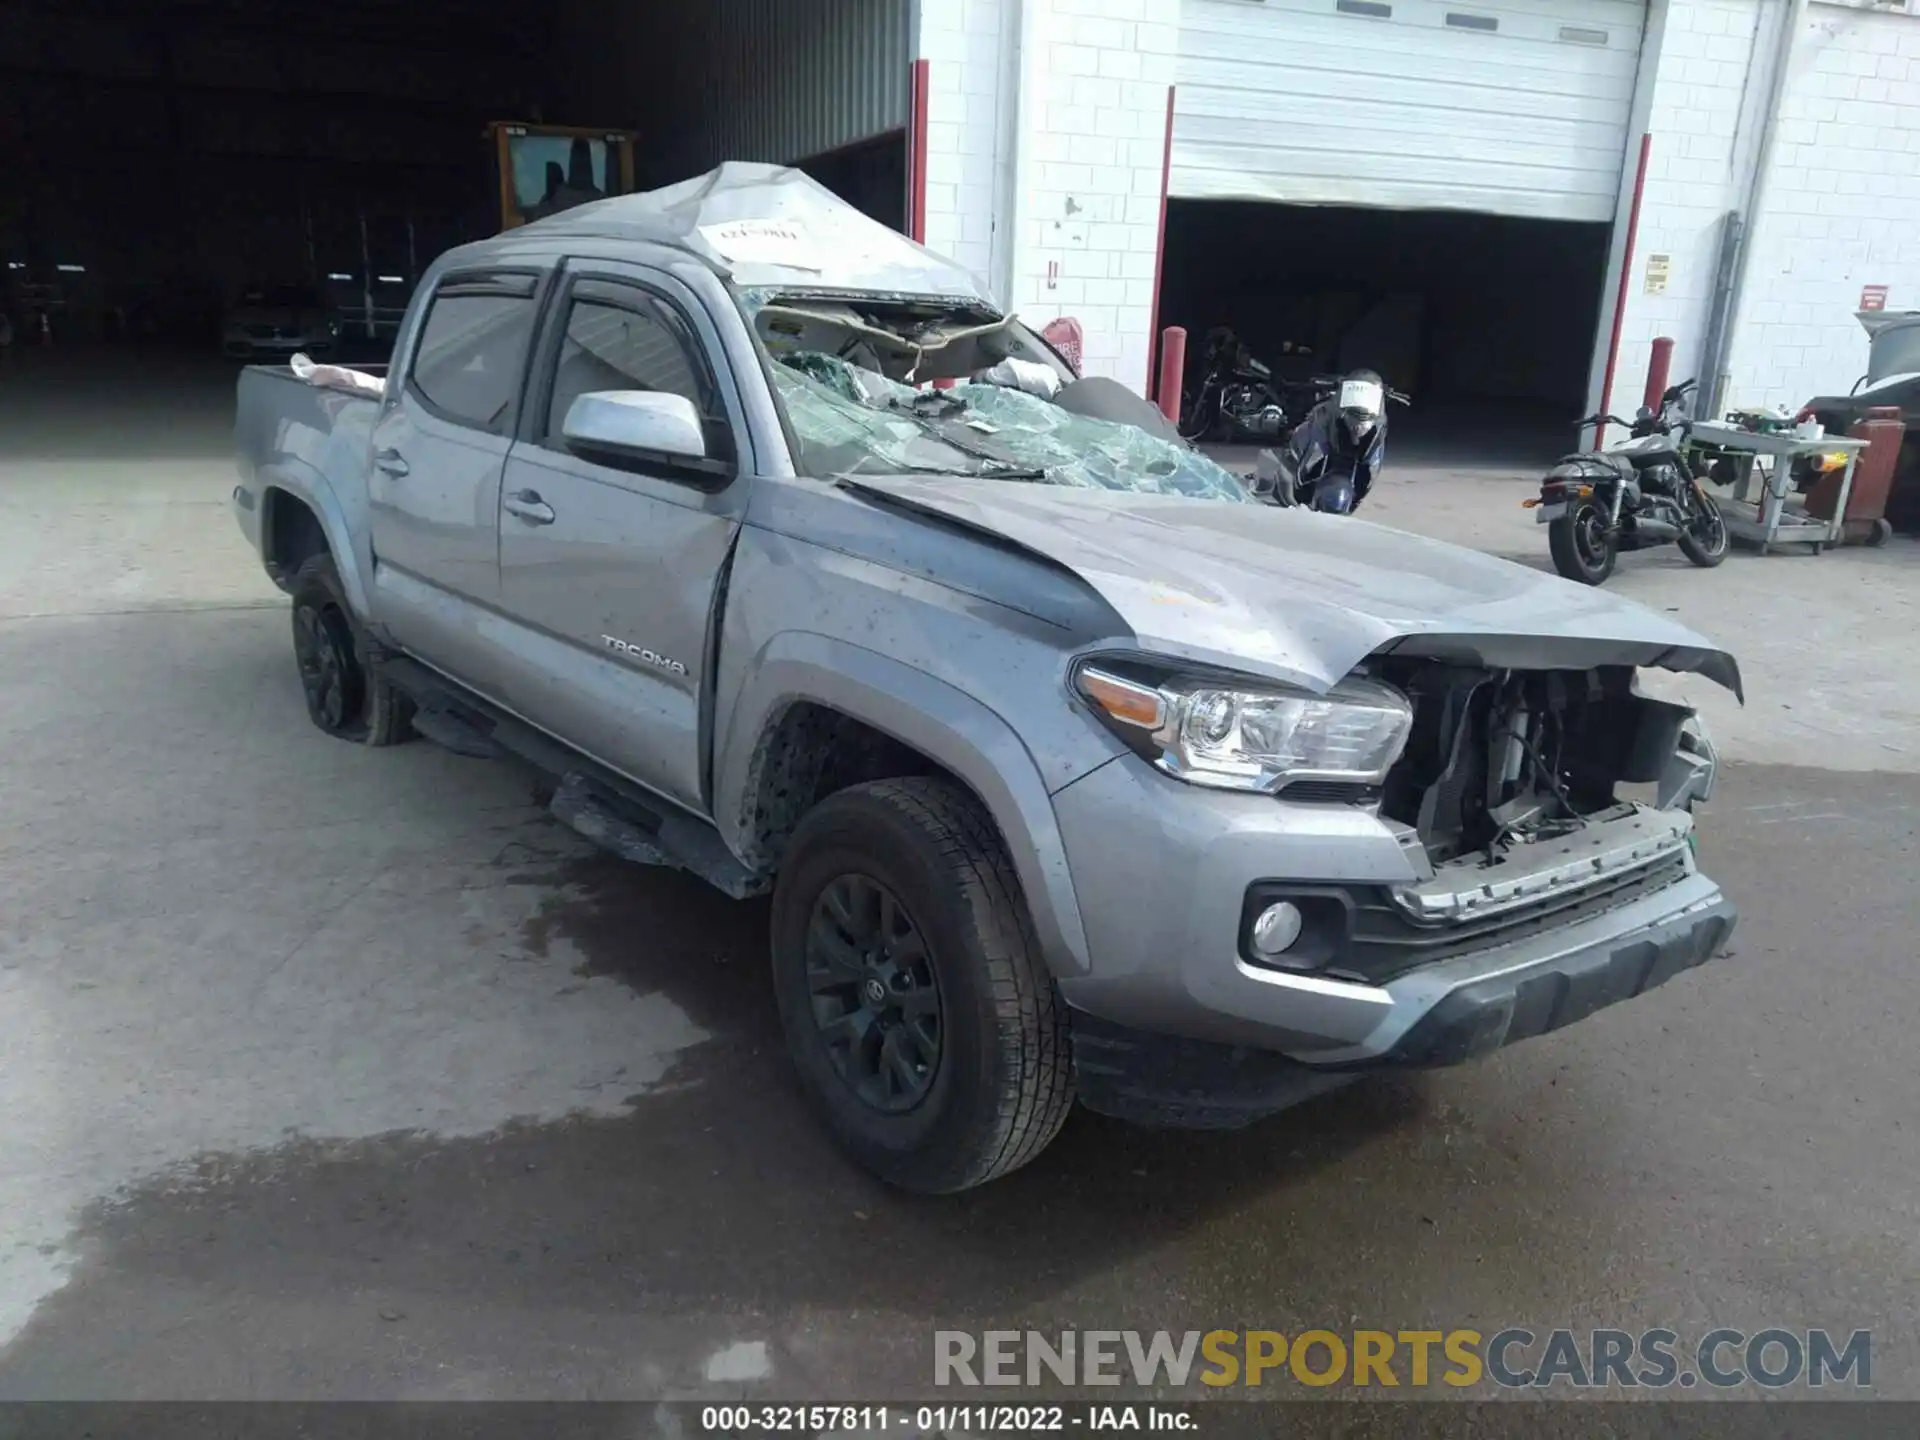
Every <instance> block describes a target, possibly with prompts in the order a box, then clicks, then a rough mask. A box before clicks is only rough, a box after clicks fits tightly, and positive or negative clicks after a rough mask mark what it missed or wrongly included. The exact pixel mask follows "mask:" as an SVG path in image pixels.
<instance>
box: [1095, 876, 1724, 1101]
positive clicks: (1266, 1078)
mask: <svg viewBox="0 0 1920 1440" xmlns="http://www.w3.org/2000/svg"><path fill="white" fill-rule="evenodd" d="M1705 883H1706V884H1707V885H1708V886H1709V887H1711V882H1705ZM1675 888H1679V887H1675ZM1734 918H1735V917H1734V911H1733V907H1732V905H1730V904H1729V903H1728V902H1727V901H1726V900H1725V899H1724V898H1723V897H1722V896H1721V895H1720V894H1719V891H1718V890H1717V889H1714V890H1712V893H1711V894H1710V895H1708V896H1705V897H1702V898H1701V899H1699V900H1696V901H1695V902H1694V903H1693V904H1691V905H1688V906H1687V907H1686V908H1685V909H1683V910H1681V911H1680V912H1678V913H1677V914H1674V915H1671V916H1669V917H1668V918H1667V919H1666V920H1664V921H1661V922H1659V923H1657V924H1653V925H1648V926H1645V927H1643V928H1641V929H1639V930H1637V931H1634V932H1631V933H1629V934H1627V935H1624V936H1622V937H1620V938H1619V939H1617V940H1614V941H1608V942H1602V943H1598V944H1592V943H1589V944H1586V945H1580V946H1575V947H1573V948H1569V949H1566V950H1563V951H1561V952H1560V953H1558V954H1555V955H1552V956H1549V957H1547V958H1544V959H1538V958H1536V959H1526V958H1523V957H1519V956H1513V955H1508V954H1505V953H1504V952H1505V951H1506V950H1510V949H1513V948H1516V947H1503V948H1502V949H1501V950H1495V951H1490V952H1487V953H1486V954H1485V955H1482V956H1474V957H1462V960H1461V961H1460V962H1458V963H1452V964H1445V965H1435V966H1430V967H1427V968H1426V969H1423V970H1420V971H1416V972H1414V973H1413V974H1411V975H1408V976H1406V977H1404V978H1405V980H1406V982H1407V983H1406V984H1405V985H1404V986H1401V985H1400V982H1395V984H1393V985H1389V986H1386V987H1385V989H1386V990H1387V992H1388V993H1389V994H1390V995H1391V997H1392V1009H1391V1010H1390V1011H1389V1012H1388V1018H1387V1019H1386V1020H1385V1021H1384V1022H1383V1024H1382V1026H1381V1027H1380V1029H1379V1031H1377V1032H1376V1034H1375V1035H1374V1036H1372V1037H1369V1039H1370V1042H1371V1043H1369V1044H1363V1045H1359V1046H1353V1047H1348V1048H1347V1049H1345V1050H1344V1051H1339V1052H1334V1053H1332V1054H1324V1055H1321V1056H1319V1057H1317V1058H1316V1060H1315V1061H1313V1062H1311V1063H1309V1062H1306V1061H1302V1060H1299V1059H1296V1058H1293V1057H1290V1056H1287V1055H1282V1054H1278V1053H1276V1052H1273V1051H1269V1050H1259V1049H1253V1048H1251V1047H1247V1046H1235V1045H1223V1044H1218V1043H1215V1042H1209V1041H1203V1040H1192V1039H1184V1038H1181V1037H1177V1036H1169V1035H1165V1034H1157V1033H1153V1032H1150V1031H1145V1030H1139V1029H1134V1028H1132V1027H1128V1026H1122V1025H1115V1024H1113V1023H1112V1022H1110V1021H1105V1020H1102V1019H1099V1018H1098V1017H1096V1016H1092V1015H1089V1014H1086V1013H1085V1012H1079V1011H1076V1012H1075V1013H1074V1016H1073V1040H1074V1065H1075V1073H1076V1080H1077V1083H1078V1087H1079V1092H1080V1098H1081V1100H1082V1101H1083V1102H1084V1103H1085V1104H1086V1106H1087V1107H1088V1108H1089V1109H1091V1110H1097V1111H1099V1112H1101V1113H1103V1114H1108V1115H1114V1116H1117V1117H1119V1118H1122V1119H1127V1120H1131V1121H1134V1122H1135V1123H1138V1124H1146V1125H1160V1126H1167V1127H1173V1128H1192V1129H1229V1128H1233V1127H1236V1126H1240V1125H1245V1124H1249V1123H1251V1122H1252V1121H1255V1120H1258V1119H1262V1118H1264V1117H1265V1116H1268V1115H1271V1114H1274V1113H1276V1112H1277V1111H1280V1110H1285V1109H1287V1108H1289V1107H1291V1106H1293V1105H1296V1104H1299V1103H1300V1102H1301V1101H1303V1100H1307V1099H1310V1098H1312V1097H1314V1096H1316V1095H1321V1094H1325V1093H1327V1092H1329V1091H1332V1090H1337V1089H1340V1088H1342V1087H1343V1086H1345V1085H1347V1084H1349V1083H1351V1082H1352V1081H1354V1080H1356V1079H1359V1078H1360V1077H1361V1076H1363V1075H1365V1074H1368V1073H1370V1072H1376V1071H1381V1070H1393V1069H1416V1068H1431V1067H1435V1066H1445V1065H1458V1064H1460V1063H1462V1062H1464V1061H1467V1060H1473V1059H1476V1058H1478V1057H1480V1056H1482V1055H1486V1054H1490V1053H1491V1052H1492V1051H1495V1050H1498V1049H1500V1048H1501V1047H1503V1046H1506V1045H1511V1044H1513V1043H1514V1042H1515V1041H1518V1040H1526V1039H1530V1038H1532V1037H1533V1036H1535V1035H1544V1034H1546V1033H1548V1032H1549V1031H1553V1030H1559V1029H1562V1028H1564V1027H1565V1026H1568V1025H1571V1024H1573V1023H1574V1022H1575V1021H1578V1020H1584V1019H1586V1017H1587V1016H1589V1015H1591V1014H1593V1013H1594V1012H1595V1011H1598V1010H1603V1009H1605V1008H1606V1007H1607V1006H1609V1005H1615V1004H1618V1003H1619V1002H1620V1001H1622V1000H1630V999H1632V998H1633V997H1634V996H1636V995H1643V994H1645V993H1646V992H1647V991H1649V990H1651V989H1653V988H1654V987H1655V986H1657V985H1664V984H1665V983H1666V982H1667V981H1668V980H1671V979H1672V978H1673V977H1674V976H1676V975H1678V974H1680V973H1681V972H1683V971H1686V970H1691V969H1693V968H1694V967H1695V966H1697V965H1702V964H1704V963H1706V962H1707V961H1708V960H1710V959H1712V958H1713V957H1714V956H1715V955H1718V954H1719V953H1720V952H1721V950H1722V949H1723V948H1724V947H1725V945H1726V942H1727V939H1728V937H1729V936H1731V935H1732V933H1733V927H1734ZM1396 988H1398V989H1399V990H1400V993H1399V994H1397V995H1396V994H1393V992H1394V991H1395V990H1396Z"/></svg>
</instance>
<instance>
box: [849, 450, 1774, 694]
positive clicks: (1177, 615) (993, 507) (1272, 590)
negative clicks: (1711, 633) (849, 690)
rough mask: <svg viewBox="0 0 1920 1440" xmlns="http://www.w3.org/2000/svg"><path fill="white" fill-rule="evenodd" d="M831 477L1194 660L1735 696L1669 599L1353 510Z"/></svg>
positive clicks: (1728, 667)
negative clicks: (1674, 681)
mask: <svg viewBox="0 0 1920 1440" xmlns="http://www.w3.org/2000/svg"><path fill="white" fill-rule="evenodd" d="M842 483H843V484H845V485H846V486H847V487H848V488H851V489H857V490H865V491H868V492H870V493H873V494H876V495H885V496H888V497H891V498H892V499H894V500H896V501H899V502H902V503H904V504H906V505H908V506H910V507H912V508H914V509H918V510H922V511H926V512H930V513H932V514H934V515H938V516H941V517H943V518H945V519H947V520H950V521H954V522H957V523H959V524H962V525H966V526H969V527H971V528H973V529H975V530H980V531H983V532H985V533H987V534H990V535H994V536H997V537H999V538H1001V539H1004V540H1008V541H1011V542H1013V543H1015V544H1017V545H1020V546H1022V547H1023V548H1025V549H1027V550H1030V551H1032V552H1033V553H1035V554H1037V555H1040V556H1042V557H1044V558H1046V559H1048V560H1050V561H1052V562H1054V563H1055V564H1057V565H1060V566H1063V567H1065V568H1066V569H1068V570H1070V571H1072V572H1073V573H1074V574H1076V575H1078V576H1079V577H1080V578H1081V579H1082V580H1084V581H1085V582H1086V583H1087V584H1089V585H1091V586H1092V587H1093V588H1094V589H1095V590H1096V591H1097V592H1098V593H1099V594H1100V595H1101V597H1102V598H1104V599H1105V600H1106V601H1107V603H1108V604H1109V605H1111V606H1112V607H1113V608H1114V610H1116V611H1117V612H1118V613H1119V615H1120V617H1121V618H1122V619H1123V620H1124V621H1125V622H1126V624H1127V626H1128V628H1129V629H1131V630H1132V631H1133V633H1134V635H1135V637H1136V638H1137V639H1138V641H1139V643H1140V644H1141V645H1142V646H1143V647H1144V648H1146V649H1148V650H1151V651H1155V652H1158V653H1160V654H1164V655H1169V656H1173V657H1176V658H1178V659H1182V660H1186V661H1189V662H1192V663H1194V664H1199V665H1207V666H1215V667H1218V668H1221V669H1228V670H1238V671H1242V672H1247V673H1251V674H1257V675H1264V676H1267V677H1269V678H1271V679H1274V680H1278V681H1281V682H1283V683H1285V684H1289V685H1298V686H1302V687H1304V688H1306V689H1308V690H1313V691H1324V690H1326V689H1327V688H1329V687H1330V686H1332V685H1333V684H1334V682H1336V681H1337V680H1339V679H1340V678H1341V677H1343V676H1345V675H1347V674H1348V673H1350V672H1351V671H1352V670H1353V668H1354V667H1355V666H1356V665H1358V664H1359V663H1360V662H1361V661H1362V660H1364V659H1366V658H1367V657H1368V656H1369V655H1372V654H1374V653H1376V652H1378V651H1382V650H1399V651H1403V652H1409V653H1418V654H1422V655H1434V656H1438V657H1443V658H1445V657H1454V656H1457V657H1459V658H1460V659H1462V660H1463V661H1468V660H1470V661H1474V662H1477V663H1480V664H1484V665H1492V666H1499V667H1511V668H1514V669H1537V668H1567V669H1587V668H1590V667H1592V666H1596V665H1653V666H1658V667H1660V668H1662V669H1667V670H1678V671H1693V672H1697V673H1699V674H1701V675H1705V676H1706V677H1707V678H1708V679H1710V680H1713V681H1715V682H1716V683H1718V684H1720V685H1724V686H1725V687H1726V688H1727V689H1729V690H1731V691H1732V692H1733V693H1734V694H1735V695H1741V684H1740V668H1739V665H1738V663H1737V662H1736V661H1735V660H1734V658H1733V657H1732V656H1731V655H1729V654H1728V653H1727V652H1726V651H1724V650H1721V649H1720V648H1719V647H1717V646H1716V645H1714V644H1713V642H1712V641H1710V640H1708V639H1707V638H1706V637H1705V636H1702V635H1699V634H1697V633H1695V632H1694V631H1692V630H1689V629H1688V628H1687V627H1686V626H1684V625H1680V624H1677V623H1675V622H1674V621H1672V620H1670V619H1668V618H1667V617H1666V616H1665V615H1662V614H1659V613H1658V612H1656V611H1653V610H1649V609H1647V608H1646V607H1645V606H1643V605H1638V604H1635V603H1634V602H1633V601H1631V600H1625V599H1622V598H1620V597H1619V596H1617V595H1614V594H1611V593H1610V592H1608V591H1605V590H1596V589H1592V588H1590V587H1588V586H1585V585H1575V584H1573V583H1572V582H1571V581H1567V580H1562V579H1560V578H1559V577H1558V576H1555V575H1547V574H1544V573H1542V572H1541V571H1538V570H1530V569H1528V568H1527V567H1525V566H1523V565H1515V564H1513V563H1511V562H1510V561H1506V560H1496V559H1494V558H1493V557H1492V556H1490V555H1483V554H1481V553H1480V552H1479V551H1477V550H1467V549H1464V548H1462V547H1460V546H1456V545H1448V544H1445V543H1443V542H1441V541H1438V540H1429V539H1426V538H1425V537H1423V536H1419V535H1409V534H1406V533H1404V532H1402V531H1399V530H1389V529H1387V528H1385V527H1384V526H1379V525H1372V524H1369V523H1367V522H1366V521H1364V520H1355V519H1353V518H1351V517H1348V516H1335V515H1319V514H1315V513H1313V512H1311V511H1306V510H1300V509H1297V508H1296V509H1278V508H1273V507H1269V506H1264V505H1228V504H1219V503H1210V502H1208V501H1205V500H1194V499H1189V498H1186V497H1183V496H1177V495H1151V494H1138V493H1131V492H1126V491H1109V490H1090V489H1063V488H1060V487H1057V486H1049V485H1033V484H1022V483H1018V482H1013V481H1005V480H975V479H959V478H955V479H944V478H943V479H937V480H935V479H923V478H920V477H917V476H877V475H862V476H859V477H858V478H857V479H848V480H845V481H843V482H842ZM1742 698H1743V699H1744V696H1742Z"/></svg>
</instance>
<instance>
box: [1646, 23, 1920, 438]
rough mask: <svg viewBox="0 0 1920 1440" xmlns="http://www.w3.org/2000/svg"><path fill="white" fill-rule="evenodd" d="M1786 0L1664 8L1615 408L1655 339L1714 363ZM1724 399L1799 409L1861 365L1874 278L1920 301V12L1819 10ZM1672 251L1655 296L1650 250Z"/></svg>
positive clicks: (1797, 51) (1791, 80)
mask: <svg viewBox="0 0 1920 1440" xmlns="http://www.w3.org/2000/svg"><path fill="white" fill-rule="evenodd" d="M1784 3H1785V0H1669V3H1668V4H1667V6H1666V10H1667V14H1666V25H1665V29H1666V34H1665V38H1664V42H1663V43H1662V44H1661V45H1660V46H1659V50H1658V54H1657V55H1655V56H1654V57H1652V58H1653V61H1654V63H1655V64H1657V66H1658V76H1657V80H1656V83H1655V90H1654V102H1653V114H1652V117H1651V119H1650V120H1649V122H1648V128H1649V129H1650V130H1651V132H1652V134H1653V159H1652V163H1651V165H1650V167H1649V173H1648V181H1647V189H1646V199H1645V202H1644V208H1643V211H1642V217H1641V227H1640V236H1639V240H1638V242H1637V244H1636V246H1635V254H1634V264H1633V273H1632V275H1631V276H1630V277H1629V286H1628V296H1627V306H1626V316H1625V321H1624V323H1623V325H1622V329H1621V351H1620V364H1619V370H1618V374H1617V378H1616V380H1615V382H1614V391H1613V393H1614V400H1615V405H1614V408H1615V409H1616V410H1618V409H1620V408H1621V407H1622V406H1623V405H1632V404H1635V403H1637V401H1638V397H1639V395H1640V392H1641V390H1642V388H1643V386H1644V383H1645V376H1646V366H1647V356H1648V349H1649V345H1650V343H1651V341H1652V339H1653V337H1654V336H1656V335H1669V336H1672V337H1673V339H1674V340H1675V341H1676V347H1675V353H1674V361H1673V373H1674V378H1676V379H1683V378H1685V377H1687V376H1689V375H1695V374H1698V373H1700V371H1701V370H1702V369H1703V368H1704V367H1705V365H1706V363H1707V361H1706V357H1705V354H1704V350H1705V346H1706V342H1707V339H1708V335H1707V331H1708V326H1709V323H1710V310H1711V305H1712V299H1713V289H1714V279H1715V270H1716V265H1717V264H1718V261H1719V257H1720V249H1721V240H1722V234H1723V229H1724V226H1725V224H1726V217H1727V216H1728V215H1729V214H1730V213H1731V212H1734V211H1737V210H1738V209H1739V208H1740V207H1741V206H1742V205H1743V204H1745V202H1746V186H1747V178H1748V176H1749V175H1750V173H1751V168H1752V165H1753V163H1754V159H1755V153H1756V151H1757V148H1758V141H1759V132H1760V129H1761V122H1762V118H1763V117H1762V116H1761V115H1760V113H1759V112H1760V109H1761V107H1762V105H1763V104H1764V102H1765V99H1766V96H1767V91H1768V87H1769V84H1770V79H1769V71H1770V67H1771V64H1772V48H1773V45H1774V37H1775V36H1776V34H1777V33H1778V29H1777V27H1778V24H1779V19H1780V15H1781V8H1780V7H1781V6H1782V5H1783V4H1784ZM1747 243H1748V246H1749V253H1750V258H1749V261H1748V270H1747V279H1746V286H1745V290H1744V294H1743V297H1742V305H1741V313H1740V314H1739V315H1738V316H1737V317H1736V323H1735V325H1734V343H1733V347H1732V350H1731V352H1730V354H1729V356H1728V375H1729V384H1728V389H1727V392H1726V395H1725V396H1724V397H1723V398H1724V404H1725V405H1727V406H1731V405H1741V406H1747V405H1774V404H1783V405H1787V406H1790V407H1791V406H1797V405H1798V404H1800V403H1801V402H1802V401H1804V400H1806V399H1807V398H1808V397H1809V396H1812V395H1816V394H1823V393H1831V392H1833V391H1835V390H1842V391H1844V390H1846V389H1847V388H1848V387H1849V386H1851V385H1852V383H1853V382H1854V380H1855V379H1857V378H1858V377H1859V376H1860V375H1861V374H1862V373H1864V371H1865V369H1866V354H1867V343H1866V335H1865V334H1864V332H1863V331H1862V330H1861V329H1860V326H1859V323H1858V322H1857V321H1856V320H1855V319H1854V318H1853V316H1854V311H1855V309H1856V308H1857V307H1858V305H1859V301H1860V291H1861V288H1862V287H1863V286H1865V285H1886V286H1887V287H1888V288H1889V296H1888V301H1887V303H1888V306H1889V307H1890V308H1894V309H1898V308H1903V307H1911V308H1920V16H1915V15H1907V14H1889V13H1885V12H1881V11H1872V10H1864V9H1860V8H1856V7H1854V6H1850V5H1838V4H1824V3H1815V4H1812V5H1810V6H1809V7H1808V9H1807V13H1806V17H1805V20H1804V23H1803V25H1802V27H1801V29H1800V32H1799V35H1798V38H1797V39H1796V42H1795V46H1794V51H1793V54H1792V57H1791V60H1790V62H1789V67H1788V71H1787V83H1786V89H1785V93H1784V95H1783V97H1782V101H1781V106H1780V118H1779V122H1778V126H1777V129H1776V132H1775V137H1774V146H1773V153H1772V156H1771V160H1770V164H1769V173H1768V176H1767V182H1766V188H1765V191H1764V193H1763V194H1762V197H1761V200H1760V207H1759V213H1758V217H1757V220H1756V223H1755V224H1754V226H1753V230H1752V233H1751V235H1750V236H1749V237H1748V241H1747ZM1653 255H1666V256H1669V257H1670V269H1669V274H1668V280H1667V285H1666V292H1665V293H1664V294H1661V295H1649V294H1647V293H1646V275H1647V260H1648V257H1649V256H1653Z"/></svg>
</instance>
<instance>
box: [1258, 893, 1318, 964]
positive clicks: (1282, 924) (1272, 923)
mask: <svg viewBox="0 0 1920 1440" xmlns="http://www.w3.org/2000/svg"><path fill="white" fill-rule="evenodd" d="M1304 923H1305V919H1304V917H1303V916H1302V915H1301V914H1300V907H1299V906H1298V905H1295V904H1294V903H1293V902H1292V901H1291V900H1282V901H1280V902H1279V903H1278V904H1276V905H1269V906H1267V908H1266V909H1264V910H1262V911H1261V912H1260V914H1259V916H1258V918H1257V919H1255V920H1254V922H1253V948H1254V951H1255V953H1257V954H1260V955H1264V956H1266V957H1267V958H1268V959H1272V958H1274V957H1275V956H1278V955H1284V954H1286V953H1287V950H1288V949H1289V948H1290V947H1291V946H1292V945H1293V942H1294V941H1296V940H1298V939H1299V938H1300V930H1301V927H1302V926H1303V924H1304Z"/></svg>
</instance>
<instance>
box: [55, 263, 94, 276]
mask: <svg viewBox="0 0 1920 1440" xmlns="http://www.w3.org/2000/svg"><path fill="white" fill-rule="evenodd" d="M53 268H54V269H56V270H58V271H60V272H61V273H62V274H63V275H84V274H86V273H87V267H86V266H84V265H56V266H54V267H53Z"/></svg>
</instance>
